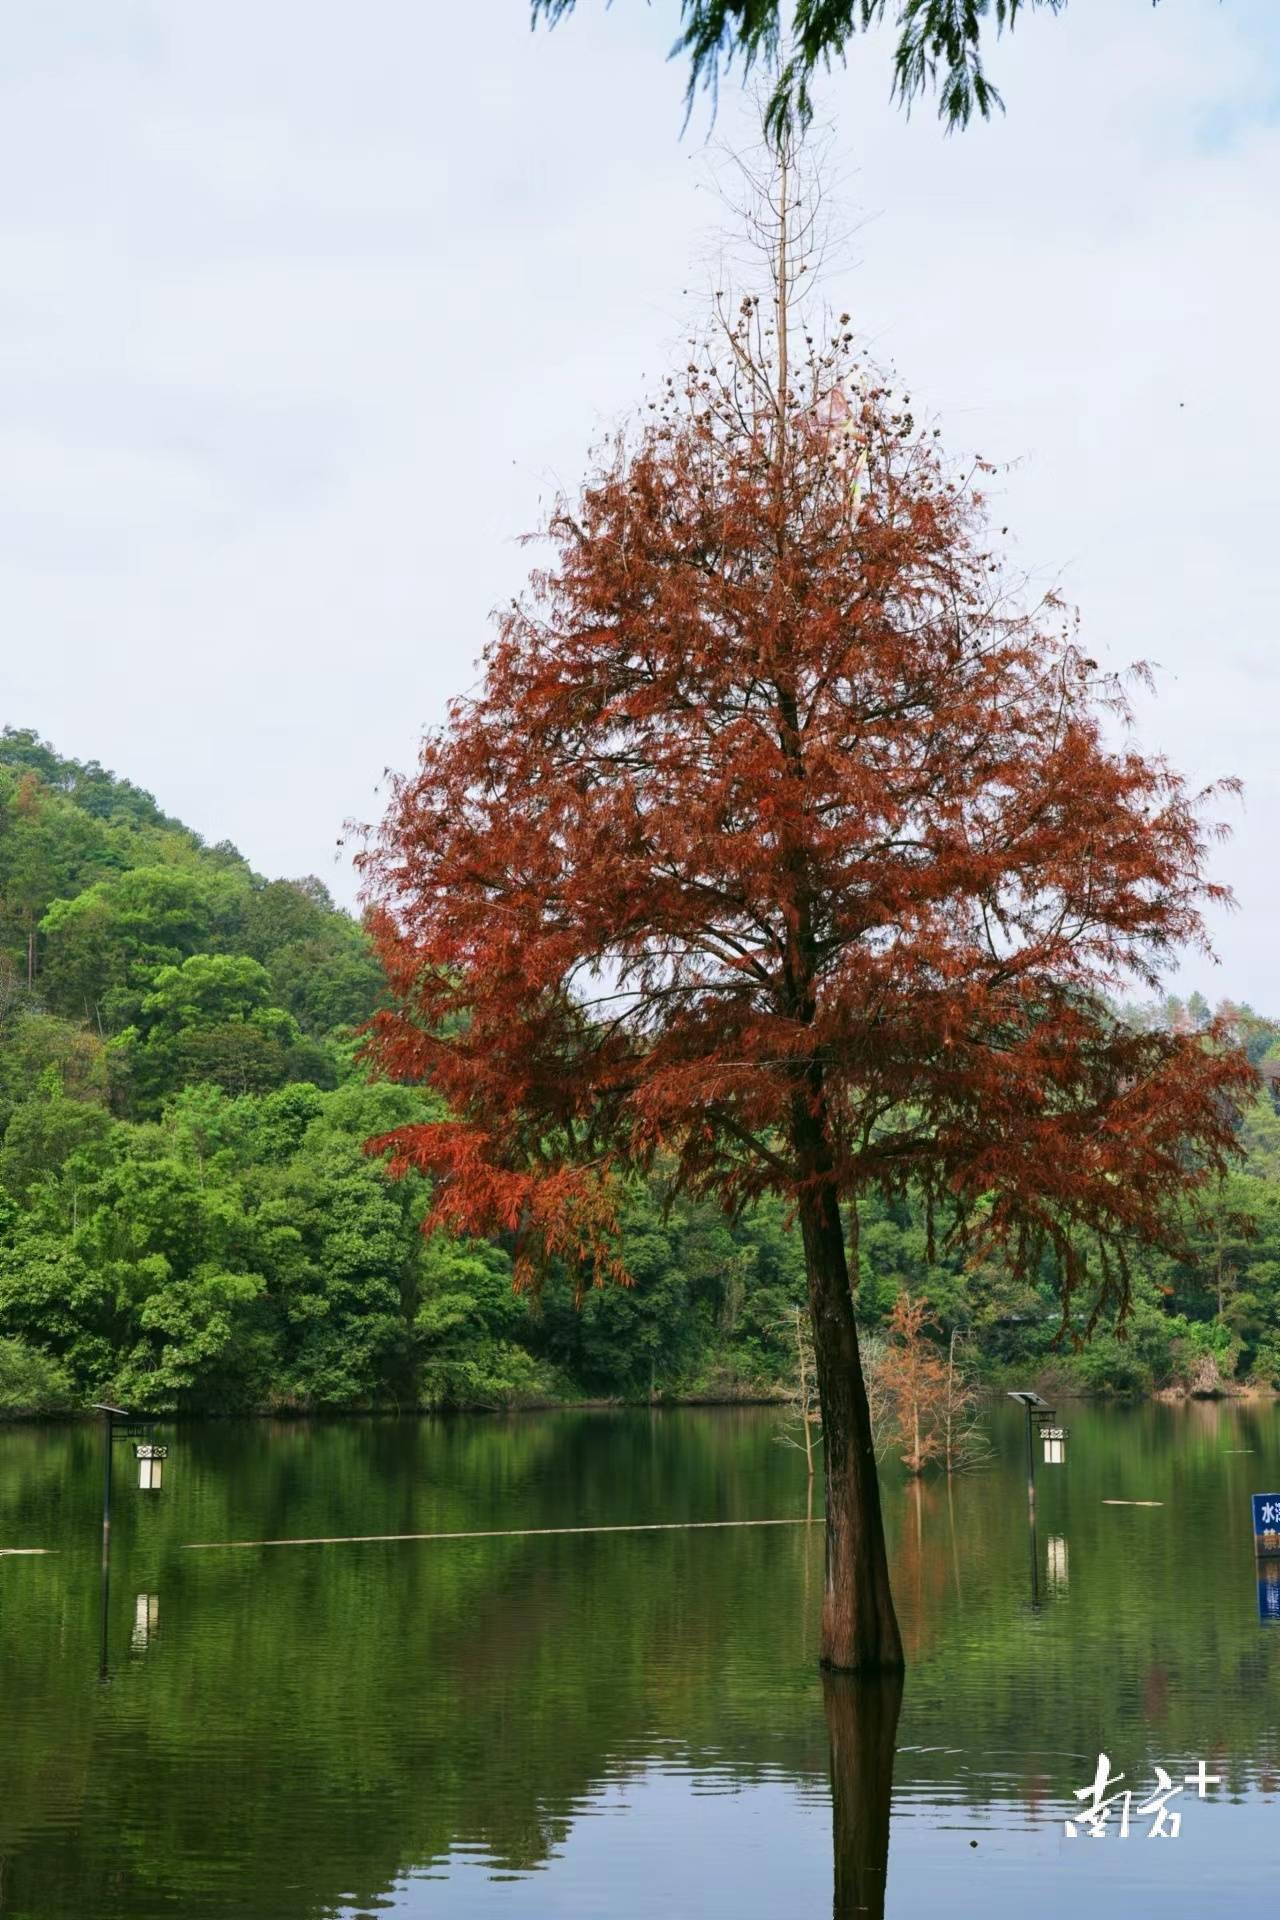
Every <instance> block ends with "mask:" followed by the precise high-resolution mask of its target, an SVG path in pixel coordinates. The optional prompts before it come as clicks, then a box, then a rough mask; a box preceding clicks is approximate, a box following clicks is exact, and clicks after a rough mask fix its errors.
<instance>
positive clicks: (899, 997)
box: [362, 166, 1251, 1669]
mask: <svg viewBox="0 0 1280 1920" xmlns="http://www.w3.org/2000/svg"><path fill="white" fill-rule="evenodd" d="M790 190H791V188H790V181H789V176H788V170H787V168H786V167H785V166H784V167H782V168H781V169H780V170H779V173H778V175H777V177H776V179H775V182H774V184H773V188H772V201H771V205H772V211H773V213H774V215H775V216H776V236H775V237H776V248H775V252H774V257H773V265H774V273H773V293H772V298H771V299H769V298H766V299H765V300H764V301H763V302H762V301H760V300H758V299H755V298H751V297H748V298H747V299H745V300H744V301H743V302H742V304H741V306H740V307H739V308H737V309H735V310H733V311H727V310H724V309H722V310H721V321H722V325H721V326H720V328H719V329H718V330H713V333H712V335H711V337H710V341H709V344H708V345H707V346H706V347H705V349H699V350H697V351H696V354H695V358H694V359H693V361H692V362H691V364H690V366H689V369H688V371H687V373H686V374H685V375H684V376H683V377H682V378H681V379H679V380H673V381H672V382H670V383H669V384H668V387H667V390H666V397H665V399H664V401H663V403H662V404H661V405H660V406H659V407H658V408H657V410H656V411H655V413H654V414H653V415H652V417H651V420H650V424H649V425H648V426H647V427H645V428H644V429H643V430H639V431H637V433H636V434H635V435H633V436H631V438H630V439H629V440H628V439H623V440H620V441H619V442H618V443H617V444H615V445H614V446H613V447H612V449H611V450H610V451H609V453H608V455H607V456H606V457H605V458H604V459H603V460H602V462H601V463H600V464H599V466H598V467H597V469H596V471H594V472H593V473H592V475H591V477H590V478H589V480H588V481H587V483H586V484H585V486H584V488H583V490H582V492H581V495H580V497H579V498H578V499H577V500H576V501H569V500H565V501H562V502H561V504H560V505H559V506H558V507H557V509H556V511H555V513H554V515H553V517H552V520H551V523H550V528H549V533H550V540H551V543H552V547H553V558H552V560H551V563H550V565H549V567H548V568H547V570H546V571H543V572H539V573H535V574H534V575H533V576H532V578H531V581H530V586H529V590H528V593H527V596H526V597H525V598H524V599H523V600H522V601H521V602H520V603H519V604H517V605H515V606H513V607H512V608H511V609H510V611H508V612H507V613H505V614H504V615H503V616H502V617H501V619H500V620H499V622H498V624H497V630H496V635H495V638H494V639H493V641H492V643H491V645H490V647H489V649H488V651H487V653H486V655H485V660H484V673H483V679H482V682H481V684H480V687H479V690H478V691H477V692H476V693H474V694H473V695H470V696H468V697H466V698H465V699H461V700H459V701H457V702H456V703H455V704H454V705H453V707H452V708H451V709H450V713H449V718H448V722H447V725H446V726H445V727H444V728H443V729H442V730H440V731H439V732H437V733H433V734H432V735H430V736H429V737H428V739H427V740H426V742H425V744H424V747H423V750H422V755H421V760H420V764H419V766H418V768H417V771H416V772H415V773H414V774H413V775H412V776H410V777H407V778H404V779H401V780H399V781H398V782H397V783H396V785H395V787H394V790H393V793H392V797H391V801H390V805H389V809H388V812H387V814H386V818H385V821H384V823H383V826H382V829H381V832H380V834H379V835H378V836H376V837H375V838H374V839H373V840H372V841H371V842H370V844H369V845H368V847H367V849H366V851H365V853H364V855H363V856H362V858H363V862H364V871H365V878H366V884H367V888H368V893H369V896H370V898H371V901H372V903H373V925H374V927H375V930H376V938H377V941H378V945H379V948H380V952H381V955H382V959H383V962H384V964H385V967H386V970H387V973H388V976H389V978H390V982H391V984H392V987H393V989H394V993H395V996H396V1000H397V1002H398V1006H399V1010H398V1011H393V1012H388V1013H385V1014H383V1015H381V1016H380V1017H379V1019H378V1022H377V1024H376V1030H375V1033H374V1035H373V1040H372V1046H373V1050H374V1053H375V1056H376V1058H377V1060H378V1061H379V1062H380V1063H381V1065H382V1067H383V1069H384V1070H385V1071H387V1072H388V1073H390V1074H392V1075H395V1076H397V1077H400V1078H405V1079H414V1080H425V1081H429V1082H430V1083H431V1084H432V1085H433V1086H434V1087H435V1088H436V1089H437V1090H438V1091H439V1093H440V1094H441V1095H442V1096H443V1098H444V1100H445V1101H446V1102H447V1106H448V1110H449V1113H450V1115H451V1117H450V1118H449V1119H448V1120H445V1121H441V1122H439V1123H437V1124H432V1125H423V1126H413V1127H408V1128H405V1129H403V1130H401V1131H400V1132H399V1133H397V1134H395V1135H393V1136H391V1138H390V1140H389V1141H384V1142H379V1143H376V1144H377V1145H379V1146H380V1147H383V1148H386V1147H389V1148H390V1149H391V1152H392V1163H393V1165H394V1166H397V1167H399V1168H405V1167H408V1166H414V1167H418V1168H421V1169H423V1170H424V1171H426V1172H428V1173H429V1174H431V1175H432V1176H433V1177H434V1180H435V1183H436V1184H435V1189H434V1193H435V1200H434V1208H433V1212H432V1215H431V1224H433V1225H441V1226H445V1227H448V1228H450V1229H452V1230H455V1231H460V1232H465V1233H473V1234H474V1233H492V1232H496V1231H501V1232H504V1233H507V1234H510V1235H512V1236H514V1241H515V1245H516V1248H517V1264H516V1274H517V1284H519V1285H525V1284H528V1283H529V1282H531V1281H532V1280H533V1279H534V1278H535V1277H536V1274H537V1272H538V1271H539V1270H540V1268H541V1267H542V1266H543V1265H545V1263H546V1262H547V1261H548V1260H553V1259H559V1260H562V1261H564V1262H566V1263H569V1264H570V1265H571V1266H572V1267H574V1268H575V1269H576V1270H577V1271H579V1272H580V1273H582V1275H583V1276H584V1279H585V1278H587V1277H590V1278H593V1279H594V1280H595V1281H596V1282H598V1283H599V1282H603V1281H605V1280H608V1279H610V1278H616V1279H619V1280H624V1279H625V1259H626V1248H625V1245H624V1246H621V1247H619V1246H618V1243H617V1241H616V1238H615V1233H614V1228H615V1221H616V1194H617V1176H618V1175H619V1174H620V1172H621V1171H622V1170H623V1169H626V1168H631V1167H636V1166H639V1167H641V1168H645V1167H649V1166H651V1165H652V1164H653V1163H654V1161H655V1159H657V1158H658V1157H659V1156H661V1158H662V1161H663V1163H664V1164H666V1165H667V1166H668V1167H670V1168H671V1169H673V1170H674V1172H673V1178H674V1180H675V1182H676V1183H677V1184H678V1186H680V1187H682V1188H684V1189H686V1190H688V1191H691V1192H694V1193H698V1194H710V1195H715V1196H717V1197H718V1198H719V1199H720V1201H721V1202H722V1203H723V1204H724V1206H725V1207H726V1208H729V1209H735V1208H738V1207H741V1206H742V1205H743V1204H745V1203H747V1202H749V1201H751V1200H752V1199H753V1198H754V1197H755V1196H757V1195H759V1194H762V1193H764V1192H766V1191H775V1192H779V1193H782V1194H784V1195H785V1196H786V1197H787V1199H788V1200H789V1201H790V1202H791V1203H792V1205H793V1207H794V1210H795V1217H796V1219H797V1221H798V1224H799V1229H800V1232H801V1234H802V1236H803V1244H804V1252H805V1262H806V1271H807V1277H808V1292H809V1304H810V1310H811V1316H812V1323H813V1335H814V1349H815V1361H816V1368H817V1375H818V1385H819V1394H820V1401H821V1412H822V1431H823V1436H824V1459H825V1473H826V1524H827V1552H826V1578H825V1587H824V1601H823V1616H822V1658H823V1661H824V1662H825V1663H826V1664H828V1665H830V1666H832V1667H837V1668H850V1669H855V1668H856V1669H863V1668H876V1667H893V1666H896V1665H900V1664H901V1660H902V1651H901V1641H900V1638H899V1633H898V1626H897V1621H896V1619H895V1615H894V1609H893V1602H892V1597H891V1594H890V1587H889V1578H888V1570H887V1559H886V1553H885V1543H884V1534H883V1527H882V1520H881V1509H880V1498H879V1490H878V1485H877V1479H876V1463H875V1455H874V1451H873V1446H872V1437H871V1430H870V1423H869V1419H868V1413H867V1400H866V1394H865V1391H864V1385H863V1379H862V1374H861V1370H860V1365H859V1357H858V1337H857V1331H856V1327H855V1322H854V1309H853V1300H852V1295H851V1289H850V1255H849V1249H848V1241H847V1239H846V1235H848V1236H849V1238H850V1239H853V1240H855V1241H856V1232H857V1199H858V1196H859V1194H860V1193H863V1192H865V1191H867V1190H868V1189H872V1188H878V1189H881V1190H887V1191H890V1192H899V1193H900V1192H902V1191H903V1190H904V1189H906V1188H907V1187H908V1186H910V1187H912V1188H913V1189H914V1190H916V1191H918V1192H921V1193H922V1194H923V1195H924V1196H925V1199H926V1202H927V1204H928V1206H929V1208H930V1210H931V1214H932V1212H934V1211H936V1212H937V1213H938V1214H939V1216H940V1217H941V1215H942V1214H943V1212H944V1210H945V1212H946V1215H947V1218H948V1219H949V1220H950V1221H951V1222H952V1224H953V1227H956V1228H957V1230H959V1231H961V1232H963V1233H966V1234H968V1235H969V1236H970V1237H971V1239H972V1240H973V1242H974V1244H975V1246H978V1245H981V1246H983V1247H989V1246H991V1245H992V1244H995V1243H1003V1244H1004V1245H1006V1246H1008V1247H1009V1248H1010V1250H1011V1255H1012V1257H1015V1258H1018V1259H1021V1260H1022V1261H1024V1262H1026V1261H1030V1260H1033V1259H1037V1260H1038V1259H1040V1258H1042V1257H1043V1256H1044V1255H1045V1254H1046V1253H1047V1252H1048V1253H1052V1254H1053V1255H1054V1256H1055V1257H1056V1259H1057V1262H1058V1266H1059V1270H1060V1274H1061V1280H1062V1286H1063V1291H1064V1296H1065V1303H1066V1306H1067V1308H1068V1309H1070V1310H1071V1311H1072V1312H1073V1313H1074V1312H1076V1310H1077V1309H1079V1308H1080V1297H1079V1296H1080V1291H1081V1289H1086V1290H1087V1297H1088V1300H1089V1303H1090V1310H1091V1314H1092V1316H1095V1317H1096V1314H1097V1313H1098V1312H1099V1311H1101V1310H1102V1309H1103V1308H1104V1307H1106V1306H1108V1305H1111V1306H1114V1307H1115V1308H1116V1309H1118V1310H1119V1311H1120V1312H1121V1314H1123V1311H1124V1309H1125V1305H1126V1301H1127V1274H1126V1269H1125V1264H1124V1252H1123V1249H1124V1243H1125V1242H1126V1240H1129V1239H1131V1238H1134V1237H1136V1238H1139V1239H1143V1240H1147V1241H1162V1240H1164V1241H1167V1240H1168V1237H1169V1235H1170V1233H1171V1232H1172V1228H1171V1226H1170V1219H1171V1203H1173V1202H1174V1201H1175V1200H1179V1199H1181V1200H1184V1201H1185V1198H1186V1196H1187V1194H1188V1192H1189V1191H1190V1190H1192V1189H1194V1187H1195V1186H1196V1184H1197V1183H1198V1182H1200V1181H1201V1180H1203V1179H1205V1178H1207V1177H1209V1176H1210V1175H1211V1174H1213V1173H1214V1172H1216V1171H1217V1170H1220V1169H1221V1167H1222V1166H1223V1165H1224V1163H1225V1160H1226V1158H1227V1156H1228V1155H1229V1154H1230V1151H1231V1146H1232V1139H1233V1128H1234V1125H1235V1122H1236V1116H1237V1111H1238V1103H1239V1101H1240V1099H1241V1097H1242V1095H1243V1093H1244V1091H1245V1089H1246V1088H1247V1087H1248V1086H1249V1085H1250V1078H1251V1076H1250V1070H1249V1068H1248V1067H1247V1064H1246V1063H1245V1062H1244V1060H1243V1057H1242V1056H1241V1055H1240V1054H1239V1053H1238V1052H1236V1051H1233V1050H1232V1049H1231V1048H1229V1047H1228V1046H1227V1045H1226V1044H1225V1041H1224V1040H1223V1039H1222V1037H1221V1036H1218V1035H1216V1034H1214V1033H1210V1034H1209V1035H1208V1036H1207V1037H1205V1036H1200V1035H1183V1034H1172V1033H1165V1032H1138V1031H1135V1030H1133V1029H1132V1028H1131V1027H1129V1026H1126V1025H1125V1024H1123V1023H1122V1022H1121V1021H1120V1020H1118V1019H1117V1018H1116V1017H1114V1016H1113V1014H1112V1012H1111V1011H1110V1010H1109V1007H1108V1003H1107V1001H1106V999H1105V998H1104V993H1105V991H1106V990H1107V989H1109V988H1113V987H1119V986H1121V985H1127V984H1129V983H1131V982H1132V981H1133V980H1134V979H1135V978H1136V979H1138V980H1145V981H1154V980H1155V978H1156V973H1157V969H1158V968H1159V966H1160V964H1161V963H1162V962H1163V961H1165V960H1166V959H1167V958H1168V956H1169V955H1170V954H1171V952H1172V951H1173V950H1174V949H1175V948H1177V947H1178V946H1179V945H1182V944H1185V943H1188V942H1190V943H1196V942H1203V938H1204V934H1203V928H1202V923H1201V908H1202V906H1203V904H1204V902H1205V901H1206V899H1209V898H1220V897H1221V894H1220V891H1219V890H1218V889H1216V888H1214V887H1212V886H1211V885H1210V884H1209V883H1208V882H1207V880H1206V878H1205V871H1204V867H1205V856H1206V851H1207V846H1208V843H1209V840H1210V838H1211V834H1212V829H1211V828H1209V827H1207V826H1206V825H1205V824H1204V823H1203V822H1202V817H1201V806H1200V802H1201V800H1202V799H1203V798H1204V796H1194V795H1192V794H1190V793H1189V792H1188V791H1187V789H1186V788H1185V787H1184V785H1183V783H1182V782H1181V780H1180V779H1179V778H1178V776H1177V775H1176V774H1175V773H1174V772H1173V771H1172V770H1171V769H1170V768H1169V767H1168V766H1167V765H1166V764H1165V763H1164V762H1163V761H1162V760H1159V759H1153V758H1149V757H1145V756H1143V755H1142V754H1140V753H1139V752H1137V751H1136V750H1135V749H1134V748H1133V747H1132V746H1130V745H1115V744H1113V743H1112V740H1111V738H1110V737H1109V728H1108V723H1107V720H1106V713H1105V710H1106V708H1107V706H1108V705H1109V706H1111V707H1112V708H1115V707H1118V706H1119V705H1120V704H1121V700H1120V695H1119V692H1118V690H1117V688H1116V686H1115V684H1114V683H1111V682H1108V681H1104V680H1101V679H1100V678H1099V676H1098V674H1097V670H1096V667H1095V663H1094V662H1093V661H1092V660H1090V659H1088V658H1087V657H1086V656H1085V654H1084V653H1083V651H1082V650H1081V648H1080V647H1079V645H1078V644H1077V643H1076V640H1075V639H1074V637H1073V629H1072V626H1071V623H1070V621H1069V620H1068V619H1067V618H1066V617H1065V616H1064V615H1063V613H1062V611H1061V609H1060V608H1059V607H1058V606H1057V605H1056V604H1054V603H1052V602H1050V603H1042V604H1041V605H1039V606H1038V607H1028V606H1026V605H1025V604H1023V602H1022V601H1021V600H1020V598H1019V593H1018V589H1017V587H1016V585H1015V584H1012V583H1010V581H1009V580H1008V578H1007V576H1006V574H1005V571H1004V569H1003V567H1002V565H1001V562H1000V559H999V557H998V555H997V553H996V552H995V550H994V546H993V542H992V540H991V538H990V535H989V529H988V524H987V519H986V516H985V513H984V508H983V503H982V500H981V497H980V494H979V491H978V487H977V485H976V479H977V476H976V475H975V474H960V473H956V472H954V471H952V470H951V469H949V468H948V466H947V464H946V463H945V461H944V459H943V457H942V455H941V453H940V452H939V450H938V444H937V441H936V439H935V438H934V437H933V436H931V435H929V434H927V433H924V432H921V431H920V430H918V429H917V428H916V427H915V426H914V424H913V422H912V418H911V415H910V412H909V409H908V405H907V402H906V401H905V399H895V397H894V395H893V393H892V392H891V391H890V390H889V389H888V388H887V387H886V386H885V385H883V384H881V383H877V382H874V381H872V380H870V379H869V377H868V376H867V375H866V372H865V369H862V368H860V367H859V366H858V365H857V364H856V363H855V362H854V361H852V360H851V358H850V354H851V341H850V336H849V334H848V333H847V332H846V331H843V330H840V329H837V330H836V331H835V332H834V333H833V332H831V331H830V329H828V330H827V331H826V332H825V333H823V334H822V335H821V337H815V338H812V339H809V338H807V337H805V336H802V334H801V333H800V331H799V328H798V324H797V321H796V318H795V315H794V313H793V312H792V296H793V293H794V290H795V280H796V272H797V269H796V265H795V263H794V262H793V260H792V259H791V256H790V254H789V251H788V223H789V219H790V209H789V206H788V195H789V193H790ZM801 343H802V344H801ZM797 349H799V350H797ZM1184 1218H1185V1210H1184ZM855 1258H856V1256H855ZM855 1271H856V1265H855Z"/></svg>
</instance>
